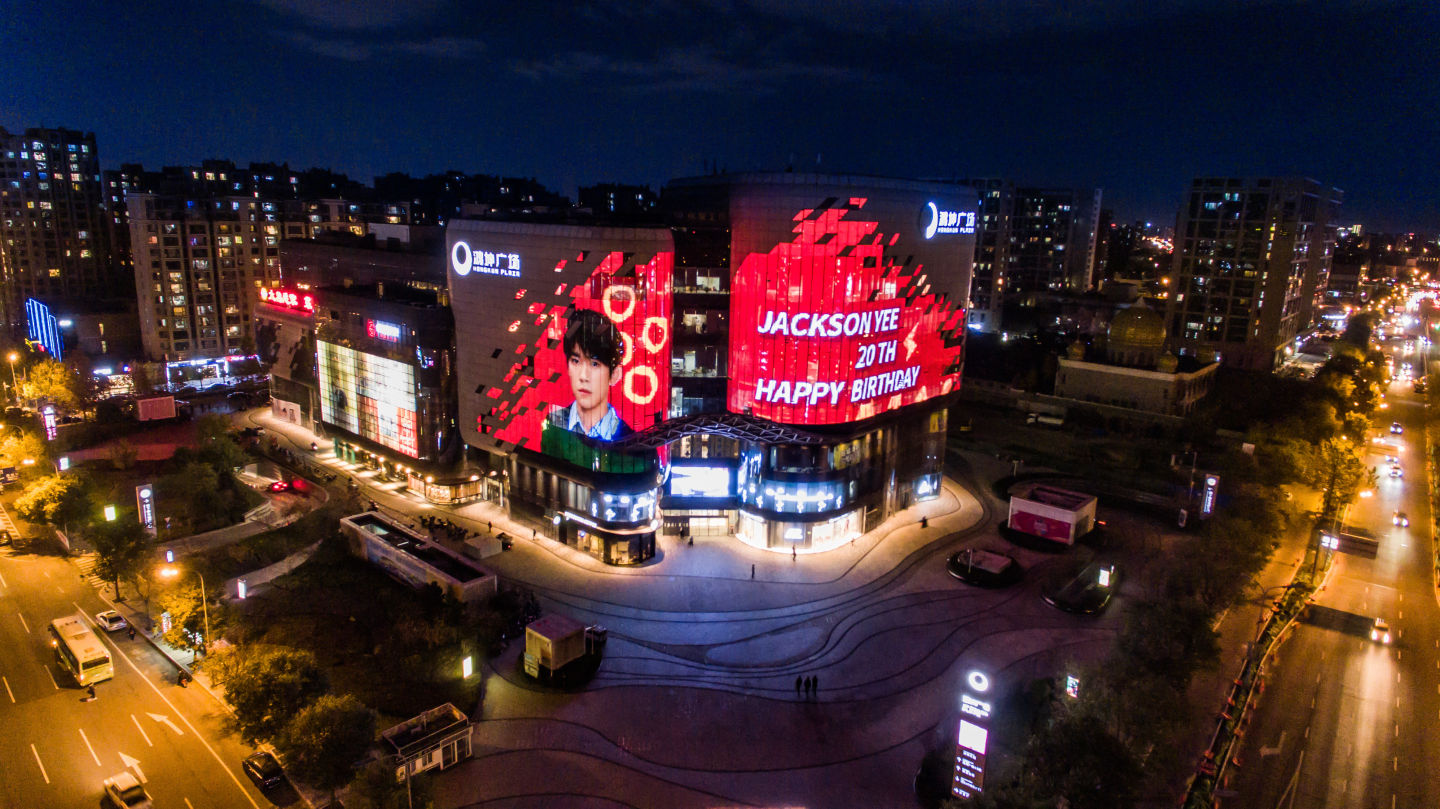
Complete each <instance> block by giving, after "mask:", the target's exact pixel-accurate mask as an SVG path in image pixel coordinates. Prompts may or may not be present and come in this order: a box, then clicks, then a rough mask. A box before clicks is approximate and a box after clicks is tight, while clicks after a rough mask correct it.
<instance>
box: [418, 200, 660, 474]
mask: <svg viewBox="0 0 1440 809" xmlns="http://www.w3.org/2000/svg"><path fill="white" fill-rule="evenodd" d="M446 241H447V247H448V249H449V252H448V261H449V265H450V268H449V270H450V272H449V276H450V291H451V305H452V307H453V309H454V312H455V331H456V335H455V339H456V350H457V354H458V367H459V380H458V382H459V392H460V420H461V429H462V431H463V432H464V434H465V438H466V440H467V441H468V442H469V443H471V444H472V445H475V446H480V447H484V448H487V449H499V450H502V451H508V450H509V449H512V448H516V447H519V448H524V449H529V450H534V451H538V452H543V453H545V454H548V455H552V456H555V457H558V458H563V459H566V460H568V461H571V462H572V463H576V464H579V465H582V466H586V467H587V468H592V469H593V468H610V469H612V470H613V471H626V470H625V469H622V468H618V467H616V466H615V464H616V463H617V461H618V459H617V457H615V456H617V455H618V453H614V454H606V453H604V452H603V449H604V447H605V445H606V444H608V443H609V442H612V441H614V440H616V439H619V438H623V437H625V436H626V435H629V434H631V433H633V432H637V431H640V430H644V429H646V428H648V427H651V426H653V425H655V424H657V423H658V422H659V421H660V420H662V419H663V418H664V417H665V413H666V410H667V408H668V406H669V401H670V328H671V324H670V317H671V306H672V303H671V276H672V269H673V263H674V249H673V247H672V240H671V237H670V232H669V230H668V229H664V228H623V229H621V228H600V227H576V226H564V225H534V224H526V223H505V222H490V221H470V220H458V221H455V222H452V223H451V225H450V227H449V228H448V229H447V237H446ZM597 449H598V450H602V452H600V453H599V454H597ZM620 466H624V464H623V463H621V464H620Z"/></svg>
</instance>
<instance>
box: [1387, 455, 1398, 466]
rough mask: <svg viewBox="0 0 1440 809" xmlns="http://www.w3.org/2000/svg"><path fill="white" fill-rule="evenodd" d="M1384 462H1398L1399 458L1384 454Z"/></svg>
mask: <svg viewBox="0 0 1440 809" xmlns="http://www.w3.org/2000/svg"><path fill="white" fill-rule="evenodd" d="M1385 463H1388V464H1398V463H1400V459H1399V458H1396V457H1395V456H1394V455H1386V456H1385Z"/></svg>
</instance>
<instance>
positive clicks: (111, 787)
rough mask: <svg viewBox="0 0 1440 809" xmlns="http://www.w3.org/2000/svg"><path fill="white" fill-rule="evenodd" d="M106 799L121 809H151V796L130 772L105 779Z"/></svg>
mask: <svg viewBox="0 0 1440 809" xmlns="http://www.w3.org/2000/svg"><path fill="white" fill-rule="evenodd" d="M105 799H106V800H108V801H109V802H110V804H111V805H112V806H116V807H118V808H119V809H150V794H149V793H148V792H146V791H145V787H143V786H141V785H140V781H139V779H137V778H136V777H135V776H134V775H131V774H130V773H129V772H122V773H117V774H115V775H112V776H110V777H109V778H106V779H105Z"/></svg>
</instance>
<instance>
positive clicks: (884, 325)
mask: <svg viewBox="0 0 1440 809" xmlns="http://www.w3.org/2000/svg"><path fill="white" fill-rule="evenodd" d="M876 208H881V209H883V210H878V211H875V212H874V213H873V214H872V209H876ZM912 208H913V211H912V210H911V209H912ZM922 211H928V203H923V202H918V201H917V202H914V203H913V204H911V205H910V207H906V205H905V203H904V202H897V201H894V200H887V201H886V202H885V203H883V204H880V205H872V204H871V202H870V200H868V199H867V198H864V197H849V198H830V199H824V200H821V201H820V204H816V206H815V207H812V208H802V209H800V210H797V211H794V212H793V214H792V215H791V217H790V220H789V222H788V223H785V222H783V220H780V218H779V217H774V216H772V217H769V218H768V220H765V221H764V222H762V223H761V224H758V225H755V226H753V228H747V226H745V225H744V224H743V223H740V222H738V221H737V225H736V228H735V246H734V247H733V248H732V259H731V260H732V264H733V266H734V268H735V269H734V270H733V276H732V281H731V285H732V295H731V305H730V329H731V330H730V365H729V367H730V387H729V408H730V410H731V411H732V412H736V413H749V414H751V415H754V416H758V417H761V418H765V419H770V420H772V421H778V422H784V423H787V424H801V425H807V424H815V425H820V424H845V423H851V422H855V421H861V420H864V419H867V418H870V417H873V416H877V415H880V414H881V413H884V412H887V411H889V410H894V409H896V408H899V407H904V406H906V405H911V404H915V403H918V402H924V401H926V400H928V399H931V398H934V397H937V396H943V395H945V394H948V393H950V392H951V391H953V390H956V389H957V388H958V386H959V384H960V373H961V368H962V363H963V349H964V324H965V309H964V304H965V301H966V297H965V294H966V293H965V290H966V289H967V288H968V282H969V266H970V262H969V259H967V258H965V257H964V256H962V255H961V251H962V250H963V249H965V248H964V247H963V245H973V240H972V238H973V237H965V239H964V241H963V242H961V241H960V237H950V241H949V242H948V244H945V243H941V242H939V241H938V240H937V241H935V242H927V241H925V239H924V233H923V227H922V226H921V225H920V224H919V223H918V221H917V216H916V214H918V213H920V212H922ZM732 215H733V213H732ZM776 221H780V222H781V223H782V224H785V225H788V232H782V231H779V230H778V229H777V228H776V226H775V225H774V224H773V223H774V222H776ZM767 224H768V227H767ZM969 249H973V247H971V248H969ZM927 262H928V263H927Z"/></svg>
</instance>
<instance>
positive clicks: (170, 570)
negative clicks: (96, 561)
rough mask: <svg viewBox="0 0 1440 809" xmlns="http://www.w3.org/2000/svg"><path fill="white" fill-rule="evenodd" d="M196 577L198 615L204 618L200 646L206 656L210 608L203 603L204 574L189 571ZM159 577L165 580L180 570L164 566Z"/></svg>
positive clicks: (172, 566)
mask: <svg viewBox="0 0 1440 809" xmlns="http://www.w3.org/2000/svg"><path fill="white" fill-rule="evenodd" d="M191 572H193V573H194V574H195V575H196V576H198V577H200V613H201V614H202V615H204V616H205V637H204V638H203V639H202V640H201V642H200V645H201V646H202V647H203V648H204V649H205V652H206V654H209V652H210V607H209V605H207V604H206V603H205V574H203V573H201V572H200V571H199V570H195V569H193V568H192V569H191ZM160 575H162V576H164V577H165V578H167V579H170V578H174V577H176V576H178V575H180V568H178V567H175V566H174V565H166V566H165V567H162V568H160Z"/></svg>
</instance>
